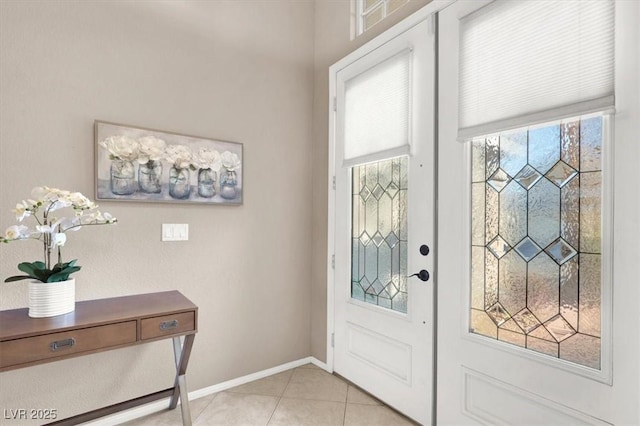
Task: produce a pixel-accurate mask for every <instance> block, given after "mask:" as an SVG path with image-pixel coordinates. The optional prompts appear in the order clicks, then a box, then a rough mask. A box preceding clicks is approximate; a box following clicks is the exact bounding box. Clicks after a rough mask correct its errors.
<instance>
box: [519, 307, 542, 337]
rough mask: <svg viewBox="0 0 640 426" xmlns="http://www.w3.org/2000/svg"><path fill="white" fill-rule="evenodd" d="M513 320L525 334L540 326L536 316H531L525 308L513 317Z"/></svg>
mask: <svg viewBox="0 0 640 426" xmlns="http://www.w3.org/2000/svg"><path fill="white" fill-rule="evenodd" d="M513 320H514V321H515V322H516V324H518V326H520V328H521V329H522V330H523V331H524V332H525V333H527V334H528V333H530V332H531V331H533V329H534V328H536V327H537V326H539V325H540V321H538V319H537V318H536V316H535V315H533V314H532V313H531V311H530V310H528V309H527V308H524V309H523V310H521V311H520V312H518V313H517V314H516V315H514V317H513Z"/></svg>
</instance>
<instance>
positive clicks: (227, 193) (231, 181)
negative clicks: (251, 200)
mask: <svg viewBox="0 0 640 426" xmlns="http://www.w3.org/2000/svg"><path fill="white" fill-rule="evenodd" d="M221 175H222V176H221V178H220V196H221V197H222V198H225V199H227V200H233V199H234V198H236V195H238V192H237V190H236V186H237V185H238V176H237V175H236V172H235V170H227V169H224V174H223V173H221Z"/></svg>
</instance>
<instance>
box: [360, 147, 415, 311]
mask: <svg viewBox="0 0 640 426" xmlns="http://www.w3.org/2000/svg"><path fill="white" fill-rule="evenodd" d="M407 167H408V159H407V158H406V157H398V158H394V159H390V160H384V161H380V162H377V163H371V164H367V165H363V166H355V167H353V168H352V176H353V179H352V198H353V204H352V211H353V213H352V214H353V216H352V222H351V223H352V229H353V230H352V235H354V238H353V243H352V249H351V263H352V267H351V297H352V298H353V299H357V300H360V301H363V302H366V303H371V304H374V305H378V306H380V307H381V308H386V309H392V310H394V311H398V312H403V313H406V312H407V300H408V299H407V289H406V275H407V273H406V271H407V265H406V263H407V253H406V252H407V229H406V228H407V215H406V207H407V202H406V201H407V200H406V196H407V185H406V176H407Z"/></svg>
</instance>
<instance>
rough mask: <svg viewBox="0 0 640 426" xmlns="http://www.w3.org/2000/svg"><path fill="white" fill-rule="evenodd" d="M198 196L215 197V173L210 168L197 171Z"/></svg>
mask: <svg viewBox="0 0 640 426" xmlns="http://www.w3.org/2000/svg"><path fill="white" fill-rule="evenodd" d="M198 195H200V196H201V197H204V198H211V197H213V196H214V195H216V172H214V171H213V170H212V169H211V168H202V169H200V170H199V171H198Z"/></svg>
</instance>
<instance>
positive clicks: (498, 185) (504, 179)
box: [487, 169, 511, 192]
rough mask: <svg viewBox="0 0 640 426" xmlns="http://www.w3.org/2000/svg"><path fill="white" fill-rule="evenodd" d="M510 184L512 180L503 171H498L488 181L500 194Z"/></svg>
mask: <svg viewBox="0 0 640 426" xmlns="http://www.w3.org/2000/svg"><path fill="white" fill-rule="evenodd" d="M509 182H511V178H510V177H509V175H508V174H506V173H505V171H504V170H502V169H498V170H497V171H496V172H495V173H494V174H492V175H491V177H490V178H489V180H488V181H487V183H488V184H489V185H491V187H492V188H493V189H495V190H496V191H498V192H500V191H502V189H503V188H504V187H505V186H507V184H508V183H509Z"/></svg>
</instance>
